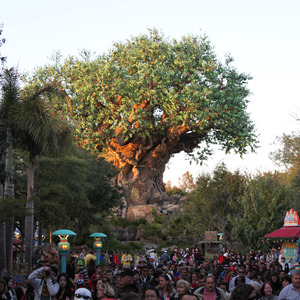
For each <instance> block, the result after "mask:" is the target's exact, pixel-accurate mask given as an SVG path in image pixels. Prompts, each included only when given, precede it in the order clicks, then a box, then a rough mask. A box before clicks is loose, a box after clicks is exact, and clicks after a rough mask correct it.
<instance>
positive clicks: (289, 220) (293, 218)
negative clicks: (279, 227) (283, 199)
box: [283, 209, 300, 226]
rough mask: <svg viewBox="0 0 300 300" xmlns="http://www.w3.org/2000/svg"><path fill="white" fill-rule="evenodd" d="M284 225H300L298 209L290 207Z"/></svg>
mask: <svg viewBox="0 0 300 300" xmlns="http://www.w3.org/2000/svg"><path fill="white" fill-rule="evenodd" d="M283 226H300V220H299V216H298V213H297V211H295V210H293V209H290V210H289V211H287V212H286V214H285V218H284V225H283Z"/></svg>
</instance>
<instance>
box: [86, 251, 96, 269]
mask: <svg viewBox="0 0 300 300" xmlns="http://www.w3.org/2000/svg"><path fill="white" fill-rule="evenodd" d="M91 259H93V260H94V261H96V256H95V251H94V250H93V249H90V250H89V252H88V253H87V255H86V256H85V257H84V264H85V266H86V267H88V266H89V264H90V260H91Z"/></svg>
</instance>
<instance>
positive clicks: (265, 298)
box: [259, 282, 278, 300]
mask: <svg viewBox="0 0 300 300" xmlns="http://www.w3.org/2000/svg"><path fill="white" fill-rule="evenodd" d="M259 292H260V295H261V298H259V300H276V299H278V296H275V295H274V294H273V293H274V289H273V287H272V285H271V283H270V282H264V283H263V285H262V287H261V288H260V291H259Z"/></svg>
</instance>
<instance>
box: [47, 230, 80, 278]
mask: <svg viewBox="0 0 300 300" xmlns="http://www.w3.org/2000/svg"><path fill="white" fill-rule="evenodd" d="M52 235H58V236H59V238H60V242H59V243H58V245H57V246H58V253H59V254H60V257H61V260H60V267H61V273H65V272H66V270H67V254H68V253H69V251H70V244H69V243H68V237H69V236H70V235H72V236H74V235H76V233H75V232H73V231H71V230H68V229H60V230H56V231H54V232H53V233H52Z"/></svg>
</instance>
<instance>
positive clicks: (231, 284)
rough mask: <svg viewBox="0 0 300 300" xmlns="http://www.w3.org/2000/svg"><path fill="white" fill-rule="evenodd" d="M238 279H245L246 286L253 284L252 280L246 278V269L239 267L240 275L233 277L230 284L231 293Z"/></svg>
mask: <svg viewBox="0 0 300 300" xmlns="http://www.w3.org/2000/svg"><path fill="white" fill-rule="evenodd" d="M237 277H243V278H244V279H245V283H246V284H251V283H252V280H251V279H249V278H248V277H247V276H246V270H245V268H244V267H238V275H237V276H235V277H233V278H232V279H231V281H230V283H229V292H230V293H231V292H232V291H233V290H234V288H235V279H236V278H237Z"/></svg>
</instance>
